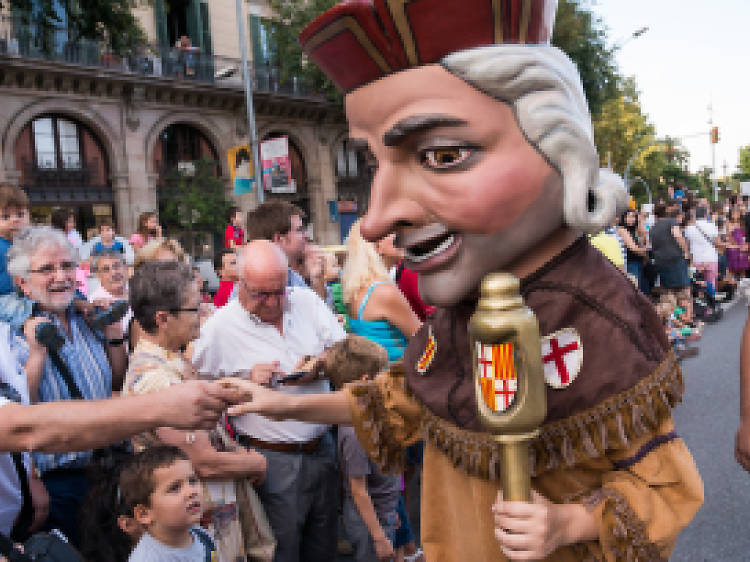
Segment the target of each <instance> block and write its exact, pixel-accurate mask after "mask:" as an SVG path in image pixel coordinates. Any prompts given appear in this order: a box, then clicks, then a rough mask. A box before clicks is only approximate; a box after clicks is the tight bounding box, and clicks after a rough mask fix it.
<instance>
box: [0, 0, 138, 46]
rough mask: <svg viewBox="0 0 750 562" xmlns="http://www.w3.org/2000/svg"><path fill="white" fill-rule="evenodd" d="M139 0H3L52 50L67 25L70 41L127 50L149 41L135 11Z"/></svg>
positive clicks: (3, 3)
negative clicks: (57, 33) (56, 33)
mask: <svg viewBox="0 0 750 562" xmlns="http://www.w3.org/2000/svg"><path fill="white" fill-rule="evenodd" d="M136 4H137V2H136V0H75V1H61V0H40V1H39V2H32V0H0V7H2V8H8V7H10V9H11V10H12V11H13V14H14V16H15V17H16V18H17V21H18V22H19V23H21V24H22V25H27V26H32V27H33V28H35V30H36V34H37V38H38V39H39V41H40V46H41V47H42V48H43V50H46V51H49V50H50V49H51V46H52V41H51V37H52V34H53V33H54V31H55V30H58V29H60V28H61V27H65V29H66V31H67V33H68V41H69V42H71V43H75V42H77V41H78V40H80V39H89V40H91V41H96V42H98V43H100V44H102V45H103V46H104V47H105V48H106V50H108V51H110V52H113V53H116V54H125V53H126V52H128V51H130V50H133V49H135V48H136V47H137V46H138V45H140V44H142V43H144V42H145V41H146V34H145V33H144V31H143V29H142V28H141V26H140V23H139V22H138V19H137V18H136V17H135V16H134V15H133V8H134V7H135V6H136Z"/></svg>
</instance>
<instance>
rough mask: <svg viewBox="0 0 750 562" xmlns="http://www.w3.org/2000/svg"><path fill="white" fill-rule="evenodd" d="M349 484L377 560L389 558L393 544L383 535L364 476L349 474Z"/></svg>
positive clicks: (391, 554)
mask: <svg viewBox="0 0 750 562" xmlns="http://www.w3.org/2000/svg"><path fill="white" fill-rule="evenodd" d="M349 484H350V486H351V489H352V500H354V505H356V506H357V511H358V512H359V516H360V517H361V518H362V521H363V522H364V524H365V525H367V530H368V531H369V532H370V536H371V537H372V542H373V544H374V545H375V555H376V556H377V557H378V560H390V559H391V557H392V556H393V545H392V544H391V541H390V540H389V539H388V537H386V536H385V533H384V532H383V528H382V527H381V526H380V522H379V521H378V516H377V514H376V513H375V507H374V506H373V505H372V499H370V494H369V493H368V492H367V483H366V480H365V477H364V476H350V477H349Z"/></svg>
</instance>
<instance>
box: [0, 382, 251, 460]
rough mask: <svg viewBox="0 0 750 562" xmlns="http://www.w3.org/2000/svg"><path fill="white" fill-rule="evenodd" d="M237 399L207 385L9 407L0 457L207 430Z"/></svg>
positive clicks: (1, 419)
mask: <svg viewBox="0 0 750 562" xmlns="http://www.w3.org/2000/svg"><path fill="white" fill-rule="evenodd" d="M238 401H239V395H238V394H237V393H235V392H234V391H233V390H232V389H231V388H227V387H226V386H224V387H222V386H221V385H219V384H217V383H210V382H206V381H190V382H186V383H182V384H176V385H173V386H171V387H169V388H168V389H166V390H164V391H159V392H153V393H150V394H144V395H142V396H128V397H124V398H111V399H109V400H62V401H59V402H45V403H42V404H33V405H31V406H24V405H21V404H15V403H8V404H6V405H4V406H2V416H0V450H1V451H40V452H44V453H58V452H66V451H84V450H86V449H93V448H95V447H101V446H104V445H108V444H110V443H114V442H116V441H120V440H122V439H125V438H127V437H130V436H131V435H135V434H136V433H142V432H144V431H147V430H150V429H153V428H156V427H162V426H170V427H178V428H188V429H189V428H199V427H200V428H204V429H210V428H212V427H214V426H215V424H216V421H217V420H218V418H219V416H220V415H221V413H222V411H223V410H224V408H225V407H226V404H227V403H236V402H238Z"/></svg>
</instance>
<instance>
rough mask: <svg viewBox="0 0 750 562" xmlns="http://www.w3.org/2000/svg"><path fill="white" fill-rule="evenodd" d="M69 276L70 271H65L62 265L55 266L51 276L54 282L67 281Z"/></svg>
mask: <svg viewBox="0 0 750 562" xmlns="http://www.w3.org/2000/svg"><path fill="white" fill-rule="evenodd" d="M70 276H71V273H70V272H69V271H65V270H64V269H63V268H62V267H59V266H58V267H56V268H55V273H54V275H53V278H54V280H55V282H65V281H67V280H68V279H69V278H70Z"/></svg>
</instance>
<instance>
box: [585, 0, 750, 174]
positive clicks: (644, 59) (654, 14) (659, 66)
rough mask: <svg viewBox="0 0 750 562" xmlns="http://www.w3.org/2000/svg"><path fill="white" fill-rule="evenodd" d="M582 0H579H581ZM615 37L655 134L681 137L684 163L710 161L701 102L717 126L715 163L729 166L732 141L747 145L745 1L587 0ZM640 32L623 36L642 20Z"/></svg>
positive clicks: (749, 44) (733, 158)
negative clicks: (687, 153) (685, 153)
mask: <svg viewBox="0 0 750 562" xmlns="http://www.w3.org/2000/svg"><path fill="white" fill-rule="evenodd" d="M584 4H585V0H584ZM590 4H592V8H593V10H594V12H596V13H598V14H599V15H600V16H601V18H602V20H603V21H604V23H605V24H606V26H607V27H608V28H609V39H610V44H618V43H621V44H622V48H621V49H620V50H619V52H618V54H617V60H618V63H619V65H620V71H621V72H622V73H623V74H624V75H627V76H635V78H636V82H637V84H638V89H639V90H640V92H641V104H642V106H643V110H644V112H645V113H647V114H648V116H649V118H650V119H651V122H652V123H654V125H655V126H656V131H657V135H658V136H665V135H670V136H674V137H681V138H682V140H683V142H682V144H683V145H684V146H685V147H686V148H687V149H688V150H689V151H690V154H691V159H690V168H691V170H697V169H700V168H702V167H703V166H710V165H711V147H710V144H709V139H708V135H707V134H704V135H702V136H691V135H695V134H696V133H701V132H703V133H707V132H708V129H709V125H708V119H709V112H708V106H709V104H712V105H713V118H714V123H715V124H716V125H717V126H718V127H719V131H720V133H719V134H720V137H721V138H720V141H719V144H718V145H717V147H716V167H717V171H718V174H719V176H723V175H724V168H723V165H724V162H726V163H727V165H728V172H729V173H730V174H731V173H732V172H733V171H735V167H736V165H737V153H738V149H739V147H740V146H744V145H748V144H750V109H749V106H750V99H749V98H750V64H749V63H750V60H748V55H750V32H749V30H748V26H749V24H750V1H748V0H591V1H590ZM643 26H648V27H649V30H648V31H647V32H646V33H645V34H644V35H643V36H641V37H639V38H636V39H632V40H630V41H626V39H627V38H628V37H629V36H631V34H632V33H633V32H634V31H635V30H637V29H639V28H641V27H643Z"/></svg>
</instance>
